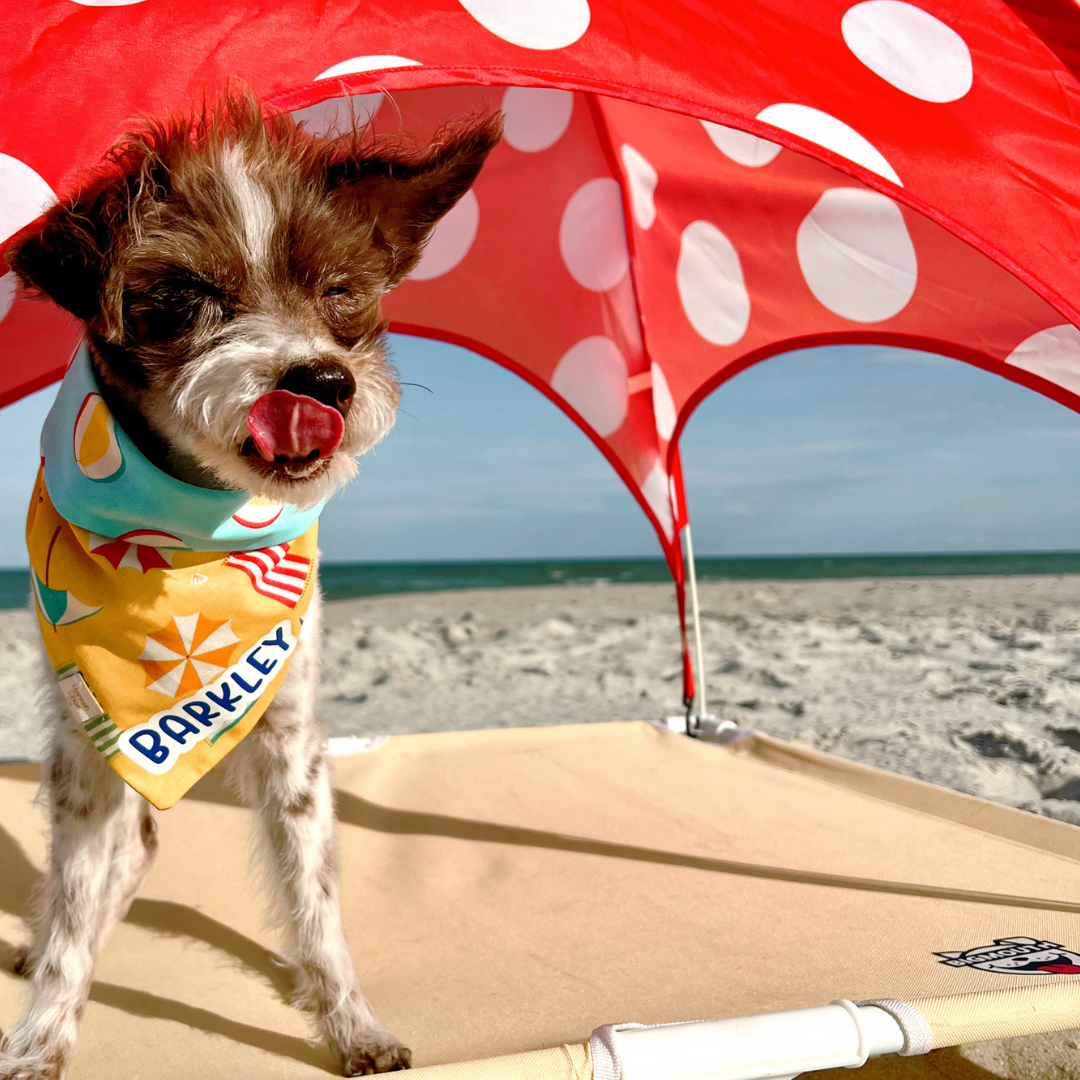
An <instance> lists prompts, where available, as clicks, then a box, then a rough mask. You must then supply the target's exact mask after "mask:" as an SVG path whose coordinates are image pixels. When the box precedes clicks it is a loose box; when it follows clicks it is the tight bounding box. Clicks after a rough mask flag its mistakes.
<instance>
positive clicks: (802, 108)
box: [757, 102, 904, 187]
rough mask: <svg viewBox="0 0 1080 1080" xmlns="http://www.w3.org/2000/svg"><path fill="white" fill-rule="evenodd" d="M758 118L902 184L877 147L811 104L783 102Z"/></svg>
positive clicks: (760, 114) (771, 107) (764, 110)
mask: <svg viewBox="0 0 1080 1080" xmlns="http://www.w3.org/2000/svg"><path fill="white" fill-rule="evenodd" d="M757 118H758V119H759V120H762V121H764V122H765V123H766V124H772V125H773V127H778V128H780V130H781V131H788V132H790V133H791V134H792V135H798V136H800V137H801V138H803V139H807V140H809V141H810V142H813V143H817V144H818V146H824V147H825V149H826V150H832V151H833V153H835V154H839V155H840V156H841V157H846V158H847V159H848V161H854V162H855V164H856V165H861V166H862V167H863V168H864V169H869V170H870V172H875V173H877V174H878V176H884V177H885V179H886V180H891V181H892V182H893V183H894V184H899V185H900V187H903V186H904V185H903V184H901V183H900V177H899V176H897V175H896V171H895V170H894V169H893V167H892V166H891V165H890V164H889V163H888V162H887V161H886V160H885V159H884V158H883V157H882V156H881V154H880V153H879V152H878V150H877V148H876V147H874V146H873V145H872V144H871V143H870V142H868V141H867V140H866V139H864V138H863V137H862V136H861V135H860V134H859V133H858V132H857V131H856V130H855V129H854V128H850V127H848V126H847V124H845V123H843V122H842V121H840V120H837V119H836V117H835V116H830V115H829V114H828V113H824V112H822V111H821V110H820V109H811V108H810V106H809V105H792V104H790V103H788V102H782V103H781V104H779V105H770V106H769V107H768V108H767V109H762V110H761V112H759V113H758V115H757Z"/></svg>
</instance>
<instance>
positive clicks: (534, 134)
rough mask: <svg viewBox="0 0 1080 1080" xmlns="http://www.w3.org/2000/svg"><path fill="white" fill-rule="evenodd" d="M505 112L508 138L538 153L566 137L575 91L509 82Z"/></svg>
mask: <svg viewBox="0 0 1080 1080" xmlns="http://www.w3.org/2000/svg"><path fill="white" fill-rule="evenodd" d="M502 112H503V137H504V138H505V139H506V141H507V142H508V143H509V144H510V145H511V146H512V147H513V148H514V149H515V150H522V151H524V152H525V153H526V154H535V153H536V152H537V151H538V150H546V149H547V148H548V147H549V146H554V145H555V144H556V143H557V142H558V141H559V140H560V139H561V138H562V137H563V134H564V132H565V131H566V129H567V128H568V127H569V126H570V117H571V115H572V114H573V112H574V95H573V94H572V93H571V92H570V91H569V90H553V89H549V88H547V87H543V86H508V87H507V88H506V93H505V94H503V99H502Z"/></svg>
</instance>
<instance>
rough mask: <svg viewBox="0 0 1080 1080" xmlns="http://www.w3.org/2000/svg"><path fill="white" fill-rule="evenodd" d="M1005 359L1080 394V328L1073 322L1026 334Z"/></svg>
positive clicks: (1008, 362)
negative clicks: (1027, 335)
mask: <svg viewBox="0 0 1080 1080" xmlns="http://www.w3.org/2000/svg"><path fill="white" fill-rule="evenodd" d="M1005 362H1006V363H1007V364H1012V365H1014V366H1015V367H1018V368H1023V369H1024V371H1030V372H1031V373H1032V374H1033V375H1041V376H1042V377H1043V378H1044V379H1048V380H1049V381H1050V382H1052V383H1055V384H1056V385H1058V386H1062V387H1064V388H1065V389H1066V390H1071V391H1072V392H1073V393H1074V394H1080V330H1077V329H1076V327H1075V326H1073V325H1072V324H1071V323H1064V324H1063V325H1062V326H1051V327H1050V328H1049V329H1048V330H1040V331H1039V332H1038V333H1037V334H1032V335H1031V337H1029V338H1025V340H1023V341H1021V342H1020V344H1019V345H1017V346H1016V348H1015V349H1013V351H1012V352H1011V353H1009V356H1008V359H1007V360H1006V361H1005Z"/></svg>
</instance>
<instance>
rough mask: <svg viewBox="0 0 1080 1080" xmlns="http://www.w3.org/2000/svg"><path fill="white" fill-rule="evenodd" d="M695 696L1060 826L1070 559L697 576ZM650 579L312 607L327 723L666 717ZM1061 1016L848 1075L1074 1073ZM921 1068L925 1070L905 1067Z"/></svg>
mask: <svg viewBox="0 0 1080 1080" xmlns="http://www.w3.org/2000/svg"><path fill="white" fill-rule="evenodd" d="M701 592H702V603H703V609H704V614H703V626H704V635H705V648H706V657H707V667H708V671H709V679H708V686H709V701H710V708H711V710H712V711H714V712H716V713H717V714H718V715H720V716H721V717H724V718H727V719H731V720H735V721H737V722H738V723H739V724H740V725H741V726H743V727H749V728H758V729H760V730H762V731H765V732H768V733H769V734H772V735H776V736H779V737H780V738H784V739H790V740H794V741H796V742H800V743H805V744H808V745H810V746H813V747H816V748H818V749H821V750H825V751H828V752H830V753H834V754H839V755H841V756H844V757H848V758H854V759H856V760H859V761H863V762H867V763H869V764H871V765H876V766H879V767H881V768H884V769H890V770H893V771H895V772H898V773H904V774H906V775H908V776H914V777H917V778H919V779H922V780H927V781H930V782H931V783H935V784H943V785H946V786H949V787H952V788H956V789H957V790H960V791H964V792H967V793H969V794H972V795H978V796H981V797H983V798H986V799H994V800H997V801H999V802H1003V803H1006V804H1008V805H1010V806H1015V807H1020V808H1023V809H1026V810H1029V811H1032V812H1035V813H1041V814H1046V815H1049V816H1051V817H1055V818H1059V819H1062V820H1065V821H1070V822H1074V823H1076V824H1080V575H1075V576H1062V577H1049V576H1043V577H982V578H979V577H964V578H936V579H934V578H918V579H874V580H846V581H821V580H818V581H803V582H777V581H757V582H717V583H707V584H704V585H703V587H702V590H701ZM35 633H36V629H35V628H34V627H33V625H32V623H31V619H30V616H29V614H28V613H26V612H23V611H6V612H0V658H2V661H3V662H2V663H0V759H2V758H5V757H6V758H18V757H31V758H33V757H36V756H37V755H38V754H39V752H40V734H41V733H40V726H39V723H38V721H37V719H36V716H35V712H34V706H33V693H34V689H33V688H34V685H35V679H36V678H37V677H38V676H37V668H36V652H35V647H34V640H33V635H34V634H35ZM678 642H679V635H678V620H677V618H676V612H675V601H674V595H673V592H672V589H671V587H670V586H667V585H567V586H545V587H540V588H520V589H494V590H474V591H460V592H443V593H412V594H399V595H394V596H380V597H370V598H365V599H358V600H345V601H337V602H334V603H331V604H329V605H327V614H326V631H325V640H324V647H323V648H324V652H323V686H322V694H321V702H320V705H321V711H322V715H323V717H324V720H325V722H326V725H327V728H328V729H329V731H330V733H331V734H332V735H347V734H358V735H372V734H395V733H400V732H414V731H441V730H451V729H453V730H463V729H468V728H481V727H515V726H524V725H534V724H561V723H578V722H582V721H586V722H587V721H605V720H627V719H652V718H659V717H663V716H665V715H670V714H675V713H678V712H680V707H679V706H680V692H681V673H680V660H679V648H678ZM1078 1046H1080V1032H1066V1033H1061V1034H1058V1035H1052V1036H1045V1037H1037V1038H1030V1039H1014V1040H1007V1041H1004V1042H997V1043H984V1044H979V1045H976V1046H970V1047H959V1048H956V1049H953V1050H948V1051H940V1052H938V1053H935V1055H933V1056H932V1058H931V1059H903V1058H887V1059H882V1060H881V1062H879V1063H877V1064H875V1065H872V1066H871V1067H869V1068H868V1070H867V1072H868V1075H870V1076H880V1077H881V1078H882V1080H886V1078H890V1077H894V1076H895V1077H896V1078H897V1080H900V1078H901V1077H902V1076H907V1075H916V1073H915V1072H909V1071H908V1070H909V1066H910V1067H911V1068H912V1069H914V1065H913V1064H912V1062H914V1061H919V1060H922V1061H924V1062H925V1067H926V1068H930V1067H931V1065H933V1066H934V1067H936V1068H940V1070H941V1076H942V1077H945V1076H949V1077H957V1078H960V1077H964V1078H966V1077H971V1078H973V1080H974V1078H975V1077H979V1078H982V1077H986V1078H990V1077H1001V1078H1009V1080H1026V1078H1028V1077H1033V1078H1039V1080H1042V1078H1050V1077H1059V1076H1060V1077H1064V1076H1077V1075H1080V1050H1078V1049H1077V1048H1078ZM918 1075H919V1076H926V1075H930V1074H928V1073H924V1072H918Z"/></svg>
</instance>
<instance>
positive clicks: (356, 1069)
mask: <svg viewBox="0 0 1080 1080" xmlns="http://www.w3.org/2000/svg"><path fill="white" fill-rule="evenodd" d="M319 621H320V620H319V598H318V596H315V597H314V598H313V600H312V604H311V608H310V609H309V611H308V615H307V617H306V618H305V620H304V630H303V635H302V638H301V644H300V646H299V647H298V649H297V651H296V654H295V655H294V657H293V661H292V666H291V667H290V669H289V673H288V675H287V676H286V678H285V681H284V682H283V684H282V686H281V689H280V690H279V691H278V693H277V696H276V697H275V699H274V703H273V705H271V707H270V708H269V709H268V710H267V712H266V714H265V716H264V717H263V719H262V720H261V721H260V722H259V723H258V724H256V726H255V729H254V730H253V731H252V733H251V734H250V735H249V736H248V737H247V738H246V739H245V740H244V742H243V743H242V744H241V746H240V747H238V751H237V754H234V756H238V761H237V763H236V764H237V766H238V771H239V777H238V779H239V780H240V783H241V786H242V787H243V788H244V789H245V794H246V796H247V798H248V800H249V801H250V802H251V803H252V805H253V807H254V809H255V811H256V816H257V819H258V823H259V832H260V834H261V835H260V840H261V844H260V846H261V847H262V849H263V852H262V858H263V862H264V867H263V869H264V871H265V876H266V878H267V879H268V884H269V886H270V888H271V890H272V892H273V893H274V894H275V895H274V901H275V905H276V909H277V910H276V915H277V918H278V920H279V921H280V923H281V924H282V927H283V929H284V931H285V934H286V948H287V952H288V955H289V958H290V960H291V961H292V962H293V963H294V965H295V967H296V972H297V980H298V987H297V999H298V1002H297V1003H298V1004H300V1005H302V1006H304V1007H307V1008H309V1009H311V1010H312V1012H314V1014H315V1016H316V1018H317V1020H318V1023H319V1026H320V1028H321V1029H322V1032H323V1034H324V1035H325V1037H326V1040H327V1043H328V1044H329V1046H330V1050H331V1052H332V1053H333V1054H334V1056H335V1057H336V1058H337V1060H338V1063H339V1065H340V1067H341V1070H342V1072H343V1073H344V1075H346V1076H360V1075H364V1074H366V1073H373V1072H389V1071H392V1070H395V1069H406V1068H408V1067H409V1064H410V1053H409V1050H408V1049H407V1048H406V1047H404V1046H402V1045H401V1043H399V1042H398V1041H397V1039H395V1038H394V1037H393V1036H392V1035H390V1034H389V1033H388V1032H387V1031H386V1030H385V1029H384V1028H383V1026H382V1025H381V1024H380V1023H379V1021H378V1018H377V1017H376V1016H375V1013H374V1011H373V1010H372V1008H371V1006H370V1005H369V1004H368V1002H367V1001H366V999H365V998H364V995H363V994H362V993H361V992H360V987H359V984H358V983H357V978H356V968H355V966H354V964H353V959H352V954H351V953H350V951H349V944H348V941H347V940H346V938H345V931H344V928H343V926H342V922H341V906H340V891H341V874H340V866H339V856H338V848H337V840H336V838H335V835H334V824H335V822H334V795H333V787H332V773H331V765H330V760H329V758H328V756H327V752H326V745H325V741H326V740H325V734H324V731H323V726H322V722H321V721H320V720H319V718H318V717H317V716H316V714H315V694H316V690H317V688H318V677H319V670H318V665H319V649H318V641H319ZM241 751H246V752H244V753H240V752H241Z"/></svg>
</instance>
